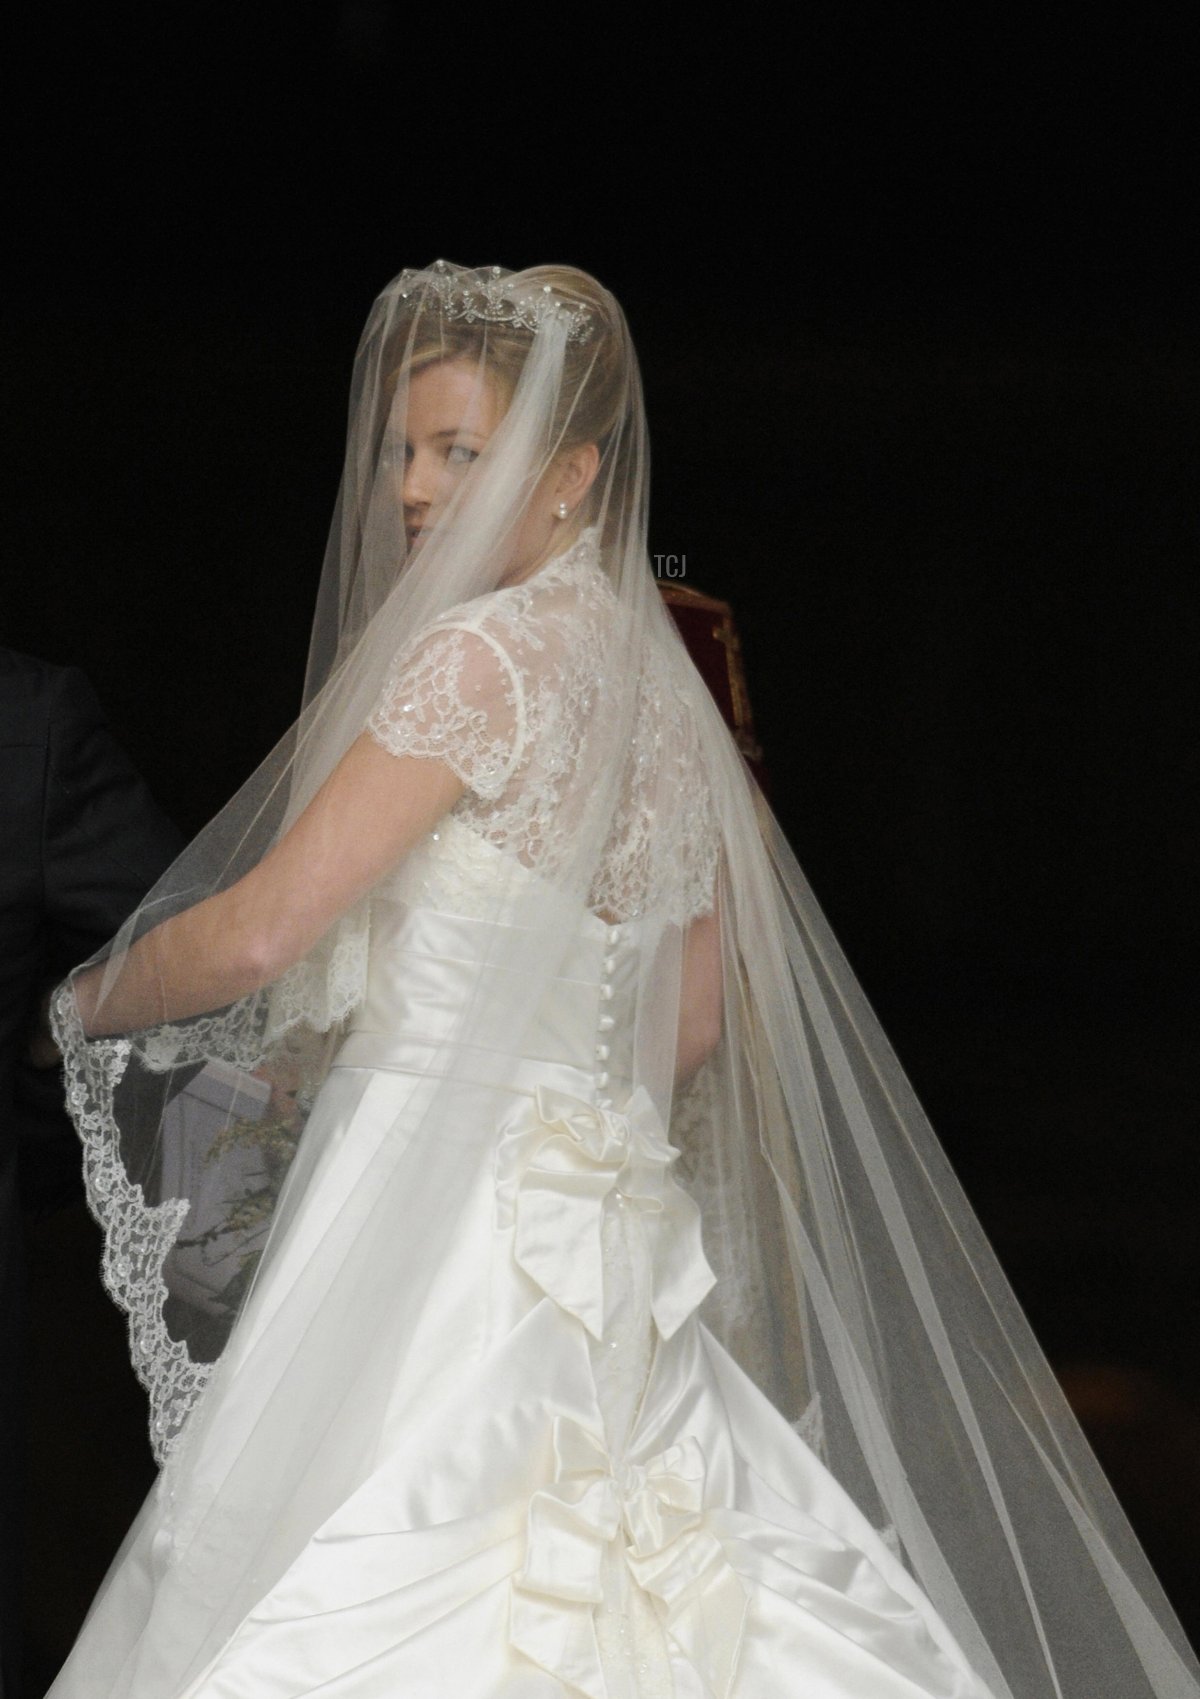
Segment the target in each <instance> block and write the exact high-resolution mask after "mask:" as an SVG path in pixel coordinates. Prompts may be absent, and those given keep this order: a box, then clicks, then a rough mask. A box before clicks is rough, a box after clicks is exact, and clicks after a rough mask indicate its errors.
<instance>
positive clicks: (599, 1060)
mask: <svg viewBox="0 0 1200 1699" xmlns="http://www.w3.org/2000/svg"><path fill="white" fill-rule="evenodd" d="M620 940H621V928H620V927H619V926H610V927H609V929H608V931H607V932H606V933H605V935H604V944H605V952H604V959H603V961H602V962H601V964H600V969H601V975H602V978H601V981H600V1000H601V1002H602V1003H611V1002H612V998H613V987H612V974H613V969H614V968H615V967H616V965H617V958H616V956H615V955H614V954H613V945H614V944H618V943H619V942H620ZM597 1025H598V1027H599V1030H600V1033H601V1037H600V1038H598V1039H597V1041H596V1071H595V1073H594V1074H593V1076H592V1078H593V1079H594V1081H595V1084H596V1090H597V1092H602V1091H603V1090H604V1088H605V1086H606V1085H607V1084H608V1069H607V1068H606V1067H605V1066H604V1064H605V1063H606V1062H607V1061H608V1055H609V1047H608V1045H607V1044H606V1043H605V1041H604V1038H603V1034H604V1033H606V1032H611V1031H612V1029H613V1027H614V1026H615V1025H616V1022H615V1021H614V1020H613V1017H612V1016H611V1015H601V1016H600V1019H599V1021H598V1022H597ZM596 1103H597V1105H598V1107H599V1108H601V1109H611V1108H612V1098H611V1097H597V1098H596Z"/></svg>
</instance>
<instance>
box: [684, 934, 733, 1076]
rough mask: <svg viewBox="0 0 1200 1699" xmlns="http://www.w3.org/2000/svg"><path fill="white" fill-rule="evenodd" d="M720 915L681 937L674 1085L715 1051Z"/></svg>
mask: <svg viewBox="0 0 1200 1699" xmlns="http://www.w3.org/2000/svg"><path fill="white" fill-rule="evenodd" d="M722 998H723V985H722V976H721V914H720V905H719V903H718V905H717V907H715V908H714V909H713V912H712V913H711V914H705V915H701V916H700V917H699V918H698V919H696V920H693V921H692V922H691V924H690V925H689V927H688V929H687V931H686V932H685V933H684V936H683V964H682V972H681V978H680V986H679V1036H678V1040H677V1043H676V1048H675V1083H676V1085H682V1084H683V1083H684V1082H685V1081H686V1080H689V1079H690V1078H691V1076H692V1075H693V1074H694V1073H695V1072H696V1070H697V1068H699V1067H700V1065H701V1063H703V1062H704V1061H706V1060H707V1058H708V1057H709V1056H710V1055H711V1054H712V1052H713V1051H714V1050H715V1049H716V1047H717V1045H718V1043H719V1042H720V1038H721V1005H722Z"/></svg>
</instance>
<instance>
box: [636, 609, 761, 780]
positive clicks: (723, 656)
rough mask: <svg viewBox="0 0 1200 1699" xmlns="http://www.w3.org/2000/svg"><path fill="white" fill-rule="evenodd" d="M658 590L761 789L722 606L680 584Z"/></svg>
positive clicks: (732, 632) (757, 753)
mask: <svg viewBox="0 0 1200 1699" xmlns="http://www.w3.org/2000/svg"><path fill="white" fill-rule="evenodd" d="M658 588H659V590H660V592H661V594H662V599H663V601H664V602H665V603H666V605H667V611H668V612H669V613H670V615H671V617H672V619H673V620H674V621H675V625H676V628H677V630H678V632H679V635H680V636H681V637H682V638H683V641H684V643H685V644H686V645H687V651H688V654H689V655H690V656H691V657H692V660H693V661H695V663H696V667H697V670H698V671H699V673H700V676H701V678H702V679H703V680H704V682H705V684H707V686H708V688H709V690H710V691H711V692H712V695H713V699H714V701H715V702H716V704H717V706H718V708H720V710H721V712H722V714H723V715H724V716H725V723H726V724H727V725H728V727H729V729H730V731H731V732H732V733H733V735H734V738H735V739H736V741H737V745H738V748H739V749H740V750H741V752H742V754H743V755H744V756H745V757H746V760H747V762H748V763H749V765H750V769H751V771H752V772H753V774H754V776H755V778H756V779H757V780H758V782H759V784H760V785H761V786H762V788H763V791H764V792H765V791H766V789H767V780H766V772H765V770H764V768H763V759H762V750H761V749H760V748H759V744H758V739H757V738H756V737H755V735H754V720H753V717H752V715H751V713H750V697H749V695H748V694H747V691H746V675H745V670H744V668H743V666H742V646H741V644H740V643H739V641H738V635H737V630H736V628H735V626H734V623H733V611H732V609H731V608H730V606H729V603H728V602H719V601H718V600H717V598H716V597H715V596H706V595H705V594H704V592H703V591H702V590H693V589H691V588H690V587H689V586H686V585H683V584H671V583H667V582H665V581H664V580H662V579H660V580H659V585H658Z"/></svg>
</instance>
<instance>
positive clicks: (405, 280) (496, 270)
mask: <svg viewBox="0 0 1200 1699" xmlns="http://www.w3.org/2000/svg"><path fill="white" fill-rule="evenodd" d="M399 281H400V285H401V288H400V298H401V299H402V300H405V301H407V300H408V299H409V298H410V296H412V295H413V294H419V295H420V296H421V297H422V305H426V304H430V305H432V302H430V301H429V300H428V298H429V297H432V298H433V301H434V302H436V303H437V307H438V309H440V311H441V312H442V313H443V314H444V315H445V316H446V318H448V319H465V320H466V322H467V323H468V324H473V323H475V322H476V321H477V320H479V321H483V322H484V323H487V324H512V325H519V326H521V327H522V329H524V330H530V331H533V332H535V333H536V332H537V331H539V330H540V329H541V327H542V326H543V325H544V324H545V323H546V322H547V321H548V320H551V319H553V320H556V321H557V322H559V323H562V324H565V325H566V328H567V341H568V342H586V341H587V340H588V338H589V337H590V336H591V335H592V333H593V331H594V330H595V328H596V327H595V324H594V322H593V319H592V310H591V308H590V307H585V306H583V305H582V304H581V303H580V302H570V301H564V300H560V299H559V298H558V297H556V295H555V293H554V289H553V287H552V286H551V285H550V284H549V283H543V285H542V286H541V288H540V289H528V290H525V291H523V292H521V293H516V294H514V293H513V292H512V291H511V290H510V289H508V288H507V287H506V284H505V282H504V281H502V279H501V271H500V267H499V266H498V265H494V266H492V267H491V268H490V271H489V272H488V273H487V274H481V273H479V272H469V271H458V272H454V271H451V270H450V268H449V266H448V265H447V263H446V261H445V260H435V261H434V263H433V265H432V266H431V267H430V269H429V270H428V271H406V272H403V273H402V274H401V277H400V280H399ZM406 285H407V287H405V286H406Z"/></svg>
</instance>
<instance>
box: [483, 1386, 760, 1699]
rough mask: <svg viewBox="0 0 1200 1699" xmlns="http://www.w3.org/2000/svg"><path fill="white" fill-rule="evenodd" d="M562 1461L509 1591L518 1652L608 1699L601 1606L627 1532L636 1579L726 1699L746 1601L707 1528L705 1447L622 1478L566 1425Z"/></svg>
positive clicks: (585, 1436) (558, 1438)
mask: <svg viewBox="0 0 1200 1699" xmlns="http://www.w3.org/2000/svg"><path fill="white" fill-rule="evenodd" d="M554 1453H555V1459H556V1468H555V1476H554V1484H553V1486H550V1487H544V1488H542V1489H540V1490H539V1491H538V1492H536V1493H534V1495H533V1497H532V1499H531V1500H530V1501H529V1514H528V1518H527V1539H526V1548H525V1562H524V1565H523V1567H522V1569H521V1571H520V1573H519V1574H518V1575H516V1576H515V1577H514V1578H513V1583H512V1589H511V1593H510V1612H509V1638H510V1639H511V1641H512V1643H513V1645H514V1646H516V1647H517V1649H518V1650H519V1651H521V1652H524V1653H525V1655H526V1657H529V1658H532V1659H533V1661H534V1663H536V1664H538V1665H540V1666H541V1668H543V1669H545V1670H548V1671H549V1672H550V1673H551V1674H552V1675H556V1676H558V1677H559V1678H560V1680H562V1681H564V1682H566V1683H567V1685H568V1686H571V1687H574V1688H576V1689H577V1690H578V1691H579V1692H580V1693H584V1694H587V1695H588V1699H606V1694H607V1688H606V1686H605V1681H604V1672H603V1665H602V1664H601V1661H600V1652H599V1648H598V1645H597V1642H596V1631H595V1623H594V1606H595V1605H596V1604H598V1603H599V1602H600V1601H601V1599H602V1597H603V1589H602V1573H603V1563H604V1550H605V1546H606V1545H607V1544H608V1542H609V1541H610V1540H611V1539H613V1538H614V1537H615V1535H616V1534H617V1533H618V1532H619V1531H620V1530H621V1528H622V1527H623V1528H624V1530H625V1533H626V1536H627V1539H626V1545H625V1559H626V1562H627V1563H628V1565H629V1568H630V1571H631V1572H632V1575H633V1578H634V1580H635V1581H636V1582H637V1583H638V1585H639V1586H641V1587H643V1588H644V1589H645V1590H646V1591H647V1592H649V1593H651V1594H653V1595H654V1596H655V1598H657V1599H658V1601H659V1604H660V1609H659V1613H658V1614H659V1620H660V1621H661V1622H662V1624H663V1627H664V1628H665V1629H666V1631H667V1632H668V1633H669V1634H670V1636H671V1638H672V1639H673V1640H674V1641H675V1643H676V1645H677V1646H678V1647H679V1649H680V1651H682V1652H683V1653H684V1655H685V1656H686V1657H687V1658H688V1659H689V1661H690V1662H691V1664H692V1665H693V1667H694V1668H695V1669H696V1670H698V1671H699V1673H700V1674H701V1675H702V1676H703V1677H704V1679H705V1680H706V1682H707V1683H708V1685H709V1687H710V1688H711V1689H712V1692H713V1694H714V1695H715V1699H726V1696H727V1695H728V1693H729V1691H730V1688H731V1686H732V1683H733V1677H734V1673H735V1671H736V1668H737V1660H738V1655H739V1652H740V1650H741V1644H742V1633H743V1627H744V1619H745V1614H746V1606H747V1594H746V1589H745V1587H744V1585H743V1583H742V1581H741V1579H740V1578H739V1576H738V1575H737V1573H736V1571H735V1570H734V1569H732V1568H731V1567H730V1564H729V1561H728V1559H727V1558H726V1556H725V1552H724V1549H723V1547H722V1546H721V1543H720V1541H719V1540H718V1539H717V1538H716V1537H715V1535H714V1534H713V1533H712V1532H711V1530H710V1529H709V1528H708V1527H707V1526H706V1525H705V1516H704V1478H705V1466H704V1453H703V1451H702V1450H701V1448H700V1445H699V1442H698V1441H697V1440H695V1439H694V1438H692V1437H691V1436H690V1435H689V1436H688V1437H686V1438H685V1439H683V1440H681V1441H680V1442H678V1443H677V1444H675V1445H671V1446H668V1447H667V1449H666V1450H665V1451H661V1452H659V1453H657V1455H655V1456H653V1457H651V1458H649V1459H647V1461H646V1462H645V1463H640V1464H631V1463H625V1464H622V1465H620V1466H619V1467H618V1468H617V1469H616V1470H615V1471H614V1468H613V1464H612V1460H611V1458H610V1457H609V1454H608V1451H607V1450H606V1448H605V1446H604V1442H603V1441H602V1440H601V1439H599V1438H598V1437H597V1436H596V1435H595V1434H594V1433H592V1432H591V1431H590V1429H588V1428H585V1427H582V1426H581V1425H580V1424H579V1423H578V1422H576V1421H574V1420H573V1419H572V1418H570V1417H568V1416H556V1417H555V1420H554Z"/></svg>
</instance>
